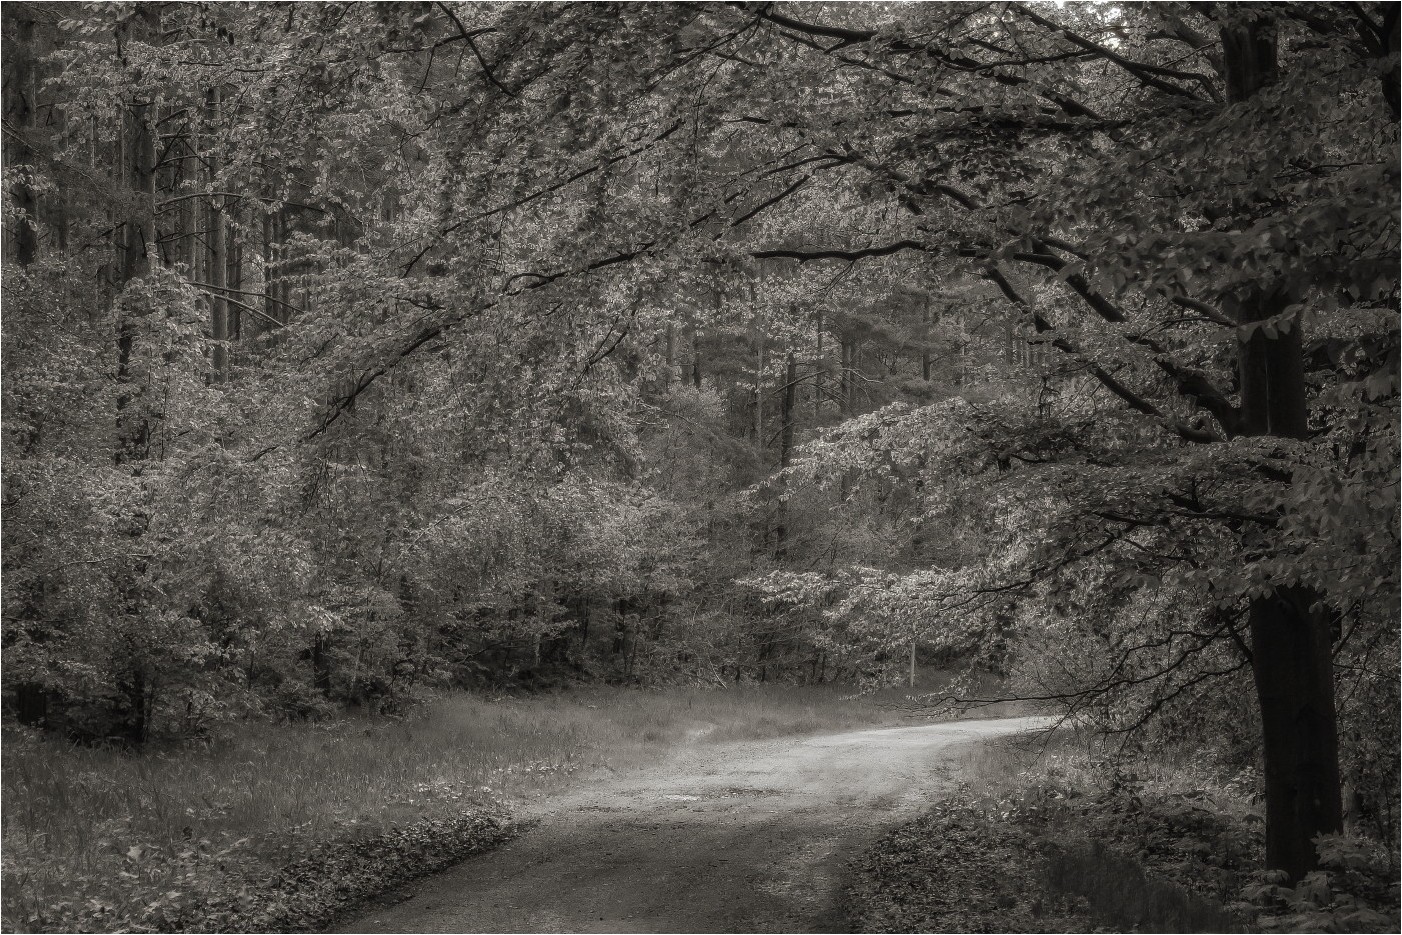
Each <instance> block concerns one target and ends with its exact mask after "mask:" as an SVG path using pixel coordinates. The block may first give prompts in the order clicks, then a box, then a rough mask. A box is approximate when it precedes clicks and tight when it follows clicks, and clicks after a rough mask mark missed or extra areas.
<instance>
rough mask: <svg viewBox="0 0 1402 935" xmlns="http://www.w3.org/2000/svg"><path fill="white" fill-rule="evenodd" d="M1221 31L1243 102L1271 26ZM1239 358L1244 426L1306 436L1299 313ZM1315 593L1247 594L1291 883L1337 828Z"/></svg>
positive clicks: (1250, 302) (1280, 307) (1326, 659)
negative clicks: (1321, 839) (1320, 838)
mask: <svg viewBox="0 0 1402 935" xmlns="http://www.w3.org/2000/svg"><path fill="white" fill-rule="evenodd" d="M1221 34H1222V50H1223V66H1224V71H1225V72H1226V82H1227V94H1228V98H1229V100H1231V101H1232V102H1233V103H1235V102H1240V101H1245V100H1246V99H1248V98H1250V97H1251V96H1252V95H1253V94H1255V93H1256V92H1257V91H1259V90H1260V89H1261V88H1263V87H1265V86H1266V85H1267V84H1269V83H1270V82H1271V81H1273V80H1274V79H1275V77H1276V71H1277V62H1276V42H1275V35H1274V31H1273V29H1272V27H1271V25H1270V24H1269V23H1267V22H1265V21H1263V20H1251V21H1246V22H1242V23H1238V24H1233V25H1230V26H1224V27H1223V28H1222V31H1221ZM1288 304H1289V301H1288V299H1287V297H1286V296H1285V295H1283V294H1282V293H1281V292H1280V291H1279V290H1278V289H1277V288H1276V287H1275V286H1274V284H1270V283H1263V284H1261V285H1260V286H1258V288H1257V291H1256V294H1255V295H1254V296H1251V297H1249V298H1248V299H1247V300H1246V301H1243V302H1242V304H1241V310H1240V314H1239V320H1240V321H1241V322H1242V323H1243V324H1247V323H1251V322H1260V321H1264V320H1266V319H1269V318H1272V317H1274V316H1277V315H1279V314H1280V313H1281V312H1283V311H1284V309H1285V308H1286V307H1287V306H1288ZM1286 328H1288V330H1284V329H1286ZM1238 364H1239V372H1240V379H1241V413H1242V431H1243V432H1244V433H1245V434H1248V435H1275V436H1280V437H1283V438H1295V439H1304V438H1307V437H1308V436H1309V424H1308V423H1309V409H1308V406H1307V401H1306V397H1305V369H1304V353H1303V341H1302V340H1301V335H1300V321H1299V319H1298V316H1297V318H1296V320H1295V321H1294V322H1285V323H1281V326H1280V327H1278V328H1277V329H1276V333H1275V335H1274V336H1269V335H1267V334H1266V332H1265V330H1264V329H1263V328H1258V329H1256V331H1255V332H1253V333H1252V335H1251V337H1250V338H1249V339H1247V340H1245V341H1243V342H1241V343H1240V344H1239V346H1238ZM1320 598H1321V595H1320V594H1318V593H1316V592H1315V591H1313V590H1311V589H1309V588H1304V587H1299V586H1287V587H1279V588H1276V589H1275V590H1274V591H1273V592H1272V593H1270V594H1266V595H1262V596H1261V597H1258V598H1256V599H1255V600H1253V601H1252V603H1251V608H1250V617H1249V619H1250V629H1251V653H1252V660H1251V666H1252V673H1253V675H1254V677H1255V682H1256V695H1257V698H1258V700H1259V702H1260V707H1261V729H1262V755H1263V759H1264V772H1265V780H1266V866H1267V867H1269V868H1271V869H1273V870H1283V871H1285V873H1286V874H1287V875H1288V876H1289V878H1290V880H1291V881H1292V882H1294V881H1297V880H1299V879H1300V878H1301V877H1303V876H1304V875H1305V874H1307V873H1309V872H1310V871H1311V870H1313V869H1315V867H1316V866H1318V854H1317V853H1316V851H1315V847H1314V843H1313V841H1314V838H1315V837H1316V836H1317V835H1320V834H1325V833H1333V832H1338V831H1340V830H1341V829H1342V827H1343V814H1342V802H1341V794H1340V781H1339V741H1338V725H1337V714H1336V709H1335V703H1334V671H1333V657H1332V654H1331V652H1330V640H1331V635H1330V628H1329V620H1328V614H1327V613H1326V612H1325V611H1324V609H1323V608H1322V607H1321V606H1319V601H1320Z"/></svg>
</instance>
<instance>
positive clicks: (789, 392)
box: [774, 351, 798, 558]
mask: <svg viewBox="0 0 1402 935" xmlns="http://www.w3.org/2000/svg"><path fill="white" fill-rule="evenodd" d="M797 384H798V361H797V360H795V359H794V355H793V351H789V355H788V363H787V365H786V366H785V367H784V402H783V409H782V410H781V413H780V420H781V422H780V426H779V466H780V467H781V468H786V467H788V466H789V464H790V463H791V462H792V461H793V428H794V419H795V417H796V416H797V413H796V412H795V408H796V406H795V401H796V399H797V393H798V385H797ZM787 486H788V481H787V480H784V481H782V482H781V483H780V487H779V509H778V522H777V523H775V526H774V556H775V558H783V557H784V556H785V555H787V554H788V550H789V500H788V497H787V495H786V493H785V488H787Z"/></svg>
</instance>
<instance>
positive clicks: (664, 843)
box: [337, 718, 1045, 932]
mask: <svg viewBox="0 0 1402 935" xmlns="http://www.w3.org/2000/svg"><path fill="white" fill-rule="evenodd" d="M1044 723H1045V719H1042V718H1008V719H1000V720H985V721H959V722H955V723H950V724H930V725H920V726H916V727H898V728H889V729H882V730H863V731H849V732H845V733H840V734H824V735H819V736H814V737H805V738H798V739H795V738H788V739H783V740H768V741H757V742H750V743H738V744H726V745H719V744H714V745H713V744H705V743H698V744H696V745H695V746H693V747H690V748H688V749H686V750H684V751H682V752H681V753H679V754H678V755H677V756H676V757H675V758H673V759H671V760H669V761H668V762H666V763H664V764H661V765H657V766H652V767H649V768H646V769H642V770H638V771H636V772H633V773H631V774H627V775H621V776H615V777H610V778H607V779H604V780H600V781H595V782H590V783H588V784H586V785H585V786H584V787H583V788H580V789H577V790H575V791H572V792H570V793H568V794H565V795H563V796H558V797H555V798H553V799H550V800H548V801H546V802H544V803H542V804H541V805H540V806H537V807H536V809H535V811H536V814H537V816H538V817H539V818H540V819H541V820H540V824H539V825H538V826H537V827H535V828H533V829H531V830H530V831H528V832H526V833H525V834H523V835H522V836H521V837H519V838H517V839H516V840H514V841H512V842H510V843H509V844H507V845H506V846H504V847H502V848H500V849H498V850H495V851H492V852H489V853H486V854H482V855H480V856H478V857H474V858H470V859H468V860H467V861H464V862H463V863H462V864H459V865H458V866H457V867H454V868H453V869H451V870H448V871H446V872H444V873H442V874H439V875H438V876H435V877H431V878H429V879H427V880H425V881H424V882H423V884H422V885H421V887H420V888H419V890H418V892H417V893H416V894H415V895H414V896H412V897H411V898H409V899H408V900H406V901H404V902H401V903H399V904H398V905H394V906H390V907H387V908H383V909H379V910H376V911H372V912H369V913H367V914H365V915H362V916H359V917H356V918H354V919H349V920H344V921H343V922H342V923H341V924H340V925H338V926H337V930H338V931H346V932H840V931H846V930H847V929H846V925H845V922H844V920H843V918H842V913H841V906H840V903H839V896H840V890H841V873H842V868H843V866H844V864H845V862H846V861H847V860H848V859H849V858H850V857H851V856H853V855H855V854H856V853H857V852H858V851H859V850H860V849H861V848H862V847H864V846H865V845H867V844H868V843H869V842H870V841H871V840H873V839H874V838H875V837H876V836H877V835H878V834H879V833H880V832H881V831H882V830H883V829H884V828H885V827H887V826H889V825H890V824H893V823H894V822H896V821H898V820H899V819H901V818H903V817H905V816H906V815H907V814H908V813H909V812H910V811H911V810H913V809H916V808H918V807H919V806H920V805H921V804H923V803H925V802H927V801H929V800H930V798H931V797H932V796H937V795H938V794H939V793H940V791H941V790H942V789H944V788H947V787H948V785H949V784H950V783H951V782H952V781H953V780H952V777H953V774H954V771H955V770H957V767H958V764H959V760H960V752H959V748H960V746H961V745H964V744H968V743H971V742H976V741H980V740H987V739H991V738H995V737H1001V736H1006V735H1009V734H1012V733H1016V732H1019V731H1024V730H1028V729H1031V728H1035V727H1038V726H1041V725H1042V724H1044Z"/></svg>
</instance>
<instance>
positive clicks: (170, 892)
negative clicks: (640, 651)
mask: <svg viewBox="0 0 1402 935" xmlns="http://www.w3.org/2000/svg"><path fill="white" fill-rule="evenodd" d="M897 698H898V693H894V692H892V693H888V694H886V695H875V696H863V697H859V698H852V697H850V691H849V690H844V689H841V688H838V687H833V686H817V687H794V686H776V687H757V688H748V687H746V688H736V689H733V690H728V691H717V690H698V689H668V690H662V691H641V690H619V689H597V690H578V691H571V692H567V693H562V694H558V695H551V696H536V697H526V698H503V699H497V700H486V699H481V698H476V697H472V696H468V695H462V694H454V695H443V696H440V697H437V698H434V699H432V700H431V701H430V702H429V703H427V704H425V705H423V706H422V707H421V708H419V709H417V710H416V711H415V712H414V713H413V714H412V715H411V716H409V717H407V718H405V719H403V720H399V721H390V720H374V721H372V720H368V719H359V718H346V719H343V720H338V721H335V722H332V723H324V724H296V725H267V724H258V725H237V726H234V727H231V728H230V729H228V730H227V731H226V732H225V733H224V734H223V735H221V736H220V737H218V738H216V739H215V740H213V741H211V742H210V743H208V744H203V745H198V746H193V745H192V746H184V747H180V748H167V749H162V750H153V751H149V752H147V753H144V754H142V755H130V754H127V753H123V752H121V751H119V750H111V749H98V748H92V747H79V746H74V745H71V744H65V743H62V742H58V741H55V740H52V739H45V738H41V737H39V736H37V735H35V734H33V733H30V732H23V731H19V730H13V729H11V730H7V732H6V734H5V738H4V753H5V755H4V762H3V806H4V807H3V834H4V860H3V875H4V898H3V921H4V928H5V929H6V930H8V931H111V930H118V929H123V930H138V931H139V930H158V931H160V930H164V931H171V930H196V929H200V928H205V927H208V928H210V929H216V930H217V929H222V930H226V931H227V930H231V929H240V930H245V931H253V930H278V929H284V930H286V929H296V928H304V927H307V926H310V925H314V924H316V923H317V921H319V920H321V919H324V918H327V917H329V916H330V915H331V914H332V913H334V912H337V911H340V910H342V909H344V908H346V907H347V906H349V905H351V904H353V903H354V902H355V901H357V900H359V899H362V898H364V897H366V896H369V895H373V892H374V890H376V889H382V888H385V887H387V886H392V885H395V884H397V883H401V882H404V881H405V879H407V878H408V877H412V876H413V875H415V874H419V873H423V872H428V871H431V870H434V869H437V868H438V867H439V866H442V865H443V864H445V863H449V862H451V861H452V860H456V859H458V858H460V857H462V856H465V855H466V854H469V853H472V852H473V851H474V850H477V849H480V848H483V847H489V846H492V845H494V844H495V843H497V842H499V841H501V840H503V839H505V838H506V837H508V836H510V834H511V833H513V831H514V826H513V825H512V824H511V821H510V818H509V816H510V813H511V810H512V807H513V805H515V804H517V803H519V802H520V801H522V800H524V799H527V798H530V797H532V796H537V795H542V794H547V793H549V792H551V791H554V790H556V789H558V788H560V787H561V786H562V785H563V784H565V783H567V782H570V781H573V779H572V777H576V774H578V773H579V772H580V771H581V770H583V771H588V770H589V769H590V768H593V767H602V766H609V767H611V768H620V767H624V766H631V765H638V764H642V763H645V762H649V761H651V760H654V759H657V758H659V757H661V756H664V755H666V753H667V752H668V751H670V750H673V749H675V748H676V747H677V746H678V745H680V744H687V743H714V742H723V741H733V740H744V739H757V738H762V737H772V736H780V735H786V734H801V733H806V732H812V731H818V730H836V729H843V728H849V727H863V726H872V725H875V724H883V723H895V722H898V721H900V719H901V713H900V712H899V711H895V710H893V709H891V708H890V707H889V706H888V705H889V704H890V703H891V702H893V701H895V700H896V699H897Z"/></svg>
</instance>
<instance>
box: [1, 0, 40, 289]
mask: <svg viewBox="0 0 1402 935" xmlns="http://www.w3.org/2000/svg"><path fill="white" fill-rule="evenodd" d="M15 6H17V7H19V4H16V5H15ZM20 9H21V10H23V9H24V7H20ZM4 38H5V41H4V50H5V82H4V88H5V90H4V99H5V105H4V106H5V122H6V123H7V124H9V125H10V126H13V127H16V128H17V129H18V130H19V132H18V133H16V134H15V135H14V136H12V137H11V136H9V135H8V134H7V135H6V137H7V138H6V146H5V148H6V150H7V152H6V153H5V168H6V169H14V168H17V167H19V166H28V165H32V163H33V153H32V152H30V148H29V140H28V133H30V132H31V131H32V130H33V127H34V101H33V100H32V99H31V97H30V95H31V94H32V93H33V88H34V21H33V20H31V19H28V18H25V14H24V13H19V14H16V15H14V17H13V18H12V17H11V16H9V15H6V17H5V37H4ZM10 195H11V197H12V198H13V200H14V206H15V210H16V211H17V212H20V213H22V214H23V217H20V218H18V219H16V221H15V227H14V230H13V231H11V232H9V234H10V236H8V237H6V241H7V242H6V244H5V246H6V248H7V249H6V253H7V254H8V255H9V256H10V257H11V258H12V259H13V260H14V261H15V262H16V263H18V264H19V265H20V266H28V265H29V264H31V263H33V262H34V259H35V257H36V255H37V254H38V250H39V232H38V231H37V230H36V229H35V224H36V223H37V221H38V211H37V204H36V200H35V197H34V189H33V187H32V186H31V185H30V184H29V182H28V180H27V179H26V178H24V177H19V178H17V179H16V181H15V182H14V184H13V185H11V186H10Z"/></svg>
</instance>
